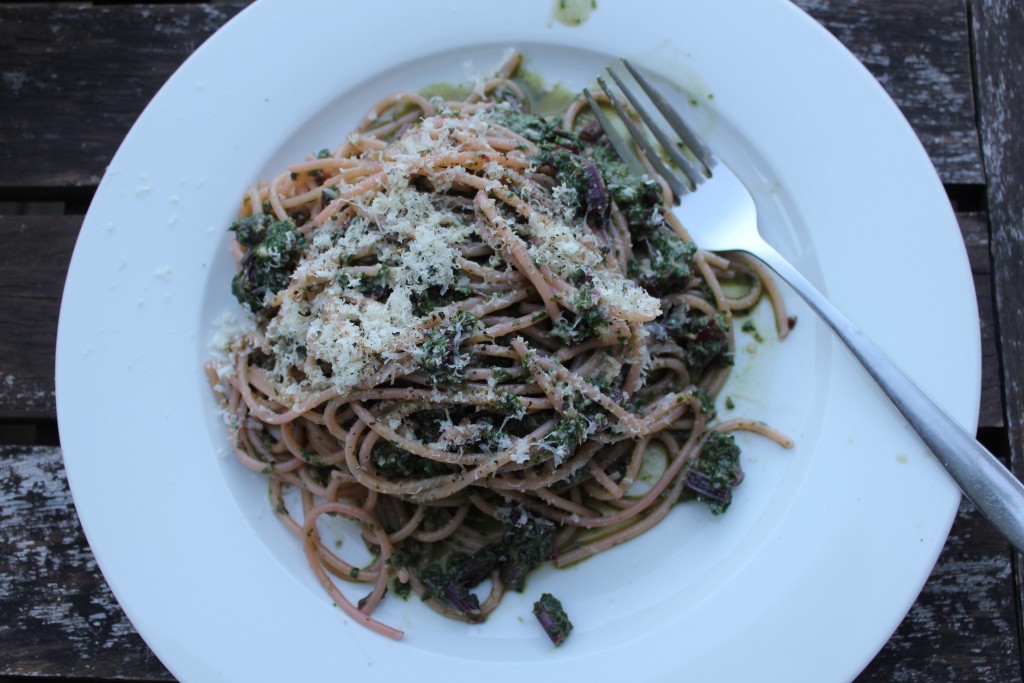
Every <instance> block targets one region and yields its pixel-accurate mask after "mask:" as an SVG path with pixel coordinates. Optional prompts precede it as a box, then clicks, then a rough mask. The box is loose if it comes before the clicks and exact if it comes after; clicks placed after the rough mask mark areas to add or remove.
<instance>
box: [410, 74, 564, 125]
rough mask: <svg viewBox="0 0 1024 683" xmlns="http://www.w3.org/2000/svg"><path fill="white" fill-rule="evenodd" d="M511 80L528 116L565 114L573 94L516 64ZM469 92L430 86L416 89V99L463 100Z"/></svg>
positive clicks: (462, 87)
mask: <svg viewBox="0 0 1024 683" xmlns="http://www.w3.org/2000/svg"><path fill="white" fill-rule="evenodd" d="M512 80H513V81H515V82H516V83H517V84H518V85H519V87H521V88H522V89H523V91H524V92H525V93H526V97H527V99H528V100H529V102H528V104H529V108H530V112H532V113H534V114H537V115H538V116H544V117H549V116H556V115H559V114H562V113H564V112H565V110H566V109H568V108H569V105H570V104H571V103H572V101H573V100H574V99H576V93H574V92H572V91H571V90H569V89H567V88H565V87H563V86H562V85H561V84H560V83H556V84H555V85H553V86H549V85H548V84H547V83H545V82H544V79H543V78H542V77H541V76H540V74H538V73H536V72H535V71H531V70H529V69H527V68H526V67H524V66H523V65H522V64H520V66H519V68H518V69H516V72H515V74H513V75H512ZM472 91H473V86H472V84H471V83H445V82H443V81H441V82H438V83H431V84H430V85H427V86H425V87H423V88H422V89H420V95H422V96H423V97H426V98H427V99H430V98H432V97H440V98H441V99H442V100H464V99H466V98H467V97H468V96H469V94H470V93H471V92H472Z"/></svg>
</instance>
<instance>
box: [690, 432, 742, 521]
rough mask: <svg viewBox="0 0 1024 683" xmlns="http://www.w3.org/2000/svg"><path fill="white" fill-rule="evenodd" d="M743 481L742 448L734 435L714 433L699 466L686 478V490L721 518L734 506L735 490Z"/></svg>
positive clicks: (707, 443) (702, 449)
mask: <svg viewBox="0 0 1024 683" xmlns="http://www.w3.org/2000/svg"><path fill="white" fill-rule="evenodd" d="M741 481H743V470H742V469H740V448H739V446H737V445H736V440H735V439H734V438H733V437H732V435H731V434H722V433H721V432H711V433H710V434H709V435H708V438H707V441H705V442H704V446H703V448H701V452H700V458H699V459H698V460H697V465H696V467H694V468H693V469H691V470H690V472H689V473H688V474H687V475H686V489H687V490H688V491H690V492H692V493H693V494H695V495H696V497H697V500H700V501H703V502H705V503H707V506H708V508H710V510H711V512H712V514H715V515H720V514H722V513H723V512H725V511H726V510H727V509H729V505H730V503H732V490H733V489H734V488H736V486H738V485H739V483H740V482H741Z"/></svg>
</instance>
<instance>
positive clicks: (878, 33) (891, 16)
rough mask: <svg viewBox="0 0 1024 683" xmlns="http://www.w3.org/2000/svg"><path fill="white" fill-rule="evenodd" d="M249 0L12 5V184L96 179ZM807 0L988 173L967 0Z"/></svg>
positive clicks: (3, 161) (7, 166) (955, 167)
mask: <svg viewBox="0 0 1024 683" xmlns="http://www.w3.org/2000/svg"><path fill="white" fill-rule="evenodd" d="M244 4H245V3H224V4H220V3H218V4H215V5H159V6H142V7H140V6H95V7H92V6H85V5H79V6H67V5H56V6H53V5H3V6H0V74H2V75H3V78H2V79H0V100H2V101H3V102H4V107H3V108H0V189H5V188H6V189H7V190H9V191H14V190H17V189H18V188H67V187H82V186H85V187H91V186H95V185H96V183H97V182H98V180H99V178H100V176H101V175H102V173H103V169H104V168H105V166H106V164H107V162H108V161H109V160H110V158H111V157H112V156H113V153H114V151H115V150H116V149H117V145H118V144H120V142H121V140H122V138H123V137H124V135H125V133H126V132H127V131H128V128H129V127H130V125H131V124H132V122H133V121H134V120H135V119H136V118H137V117H138V115H139V113H140V112H141V111H142V109H143V107H144V106H145V104H146V103H147V102H148V101H149V99H150V98H151V97H152V96H153V94H154V93H156V91H157V90H158V89H159V87H160V86H161V85H162V84H163V82H164V81H165V80H166V79H167V78H168V77H169V76H170V75H171V73H172V72H173V71H174V70H175V69H176V68H177V66H178V65H179V64H180V63H181V62H182V61H184V59H185V58H186V57H187V56H188V55H189V54H190V53H191V52H192V51H193V50H194V49H195V48H196V47H197V46H198V45H199V44H200V43H201V42H202V41H203V40H204V39H205V38H206V37H208V36H209V35H210V34H211V33H212V32H213V31H215V30H216V29H217V28H219V27H220V25H222V24H223V23H224V22H225V21H226V20H227V19H228V18H229V17H230V16H232V15H233V14H235V13H236V12H237V11H238V10H239V9H241V7H243V6H244ZM799 4H800V5H801V6H802V7H804V8H805V9H806V10H807V11H809V12H810V13H811V14H812V15H813V16H814V17H815V18H816V19H818V20H819V21H820V22H821V23H823V24H824V25H825V26H826V27H827V28H828V29H829V30H830V31H832V32H833V33H834V34H835V35H836V36H837V37H838V38H839V39H840V40H841V41H843V42H844V43H845V44H846V45H847V46H848V47H849V48H850V49H851V51H852V52H853V53H854V54H855V55H856V56H857V57H858V58H859V59H860V60H861V61H862V62H863V63H864V64H865V65H867V67H868V68H869V69H870V70H871V71H872V73H874V75H875V76H876V77H877V78H879V80H880V81H881V82H882V84H883V85H884V86H885V87H886V89H887V90H888V91H889V93H890V94H891V95H892V96H893V98H894V99H895V100H896V102H897V103H898V104H899V105H900V107H901V108H902V110H903V111H904V113H905V114H906V115H907V117H908V118H909V120H910V121H911V123H912V124H913V125H914V127H915V129H916V130H917V132H918V135H919V136H920V137H921V139H922V141H923V142H924V144H925V147H926V148H927V149H928V151H929V153H930V154H931V155H932V159H933V161H934V162H935V164H936V166H937V167H938V169H939V172H940V175H941V176H942V178H943V180H944V181H945V182H949V183H980V182H982V181H983V175H982V173H981V166H980V155H979V152H978V141H977V135H976V128H975V123H974V109H973V103H972V100H971V81H970V69H969V49H968V37H967V29H966V26H967V22H966V12H965V7H964V4H963V1H962V0H942V2H938V1H936V2H931V1H926V0H918V1H916V2H915V1H911V0H901V1H900V2H891V1H889V0H858V1H856V2H853V1H850V0H800V2H799ZM74 121H79V122H80V123H79V124H78V125H74V124H73V123H72V122H74Z"/></svg>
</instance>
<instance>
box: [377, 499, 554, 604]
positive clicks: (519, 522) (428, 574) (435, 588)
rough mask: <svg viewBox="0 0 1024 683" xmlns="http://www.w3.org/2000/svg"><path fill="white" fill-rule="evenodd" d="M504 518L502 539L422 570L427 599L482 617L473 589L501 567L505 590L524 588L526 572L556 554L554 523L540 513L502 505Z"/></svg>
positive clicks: (499, 570) (518, 505) (421, 577)
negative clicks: (538, 514) (536, 514)
mask: <svg viewBox="0 0 1024 683" xmlns="http://www.w3.org/2000/svg"><path fill="white" fill-rule="evenodd" d="M499 519H500V521H501V523H502V525H503V529H504V531H503V534H502V539H501V541H499V542H497V543H492V544H490V545H486V546H484V547H483V548H481V549H480V550H478V551H476V552H475V553H472V554H468V553H453V554H451V555H448V556H447V557H446V558H444V559H443V560H439V561H436V562H432V563H431V564H430V565H429V566H427V568H426V569H424V570H423V571H422V572H421V573H420V577H419V578H420V581H421V582H422V583H423V586H424V589H425V591H424V595H423V599H424V600H428V599H434V600H436V601H437V602H438V603H440V604H442V605H444V606H445V607H447V608H448V609H451V610H453V611H456V612H459V613H460V614H462V615H464V616H465V617H466V618H467V619H468V620H469V621H471V622H473V621H480V620H481V618H482V617H481V615H480V600H479V598H477V596H476V595H474V594H473V593H472V592H471V591H472V589H473V588H476V587H477V586H478V585H480V583H481V582H482V581H484V580H485V579H488V578H490V576H491V574H493V573H494V572H495V571H497V572H498V573H499V576H500V577H501V580H502V583H504V584H505V587H506V588H509V589H511V590H515V591H522V590H523V587H524V586H525V583H526V576H527V574H529V573H530V572H531V571H533V570H534V569H536V568H537V567H538V566H539V565H541V564H542V563H544V562H546V561H548V560H550V559H551V558H552V557H553V556H554V552H555V527H554V524H552V523H551V522H550V521H548V520H546V519H543V518H540V517H535V516H534V515H532V514H530V513H529V511H527V509H526V508H525V507H523V506H522V505H520V504H519V503H512V504H510V505H509V506H508V507H507V508H500V509H499ZM400 548H401V545H400V546H398V549H400ZM396 552H397V550H396ZM394 557H395V556H394V555H393V556H392V558H394ZM392 563H393V564H394V559H393V562H392Z"/></svg>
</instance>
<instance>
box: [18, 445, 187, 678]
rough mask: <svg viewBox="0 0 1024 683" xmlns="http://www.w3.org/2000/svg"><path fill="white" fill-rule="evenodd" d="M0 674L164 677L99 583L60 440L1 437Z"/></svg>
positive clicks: (161, 670)
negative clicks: (33, 442)
mask: <svg viewBox="0 0 1024 683" xmlns="http://www.w3.org/2000/svg"><path fill="white" fill-rule="evenodd" d="M0 528H2V529H3V530H4V531H3V534H0V675H8V676H15V675H18V676H32V677H36V676H47V675H53V676H57V675H62V676H67V675H73V676H76V677H87V676H88V677H95V678H107V677H109V678H138V679H145V680H173V679H172V678H171V675H170V674H169V673H168V672H167V671H166V669H164V667H163V665H161V664H160V662H159V660H157V658H156V656H155V655H153V653H152V652H151V651H150V650H149V648H148V647H147V646H146V645H145V643H144V642H143V641H142V638H140V637H139V635H138V633H136V631H135V629H134V628H133V627H132V625H131V622H129V621H128V618H127V617H126V616H125V615H124V612H123V611H122V610H121V608H120V606H119V605H118V604H117V601H116V600H115V599H114V596H113V595H112V594H111V593H110V589H109V588H107V584H106V582H105V581H104V580H103V576H102V575H101V574H100V572H99V569H98V568H97V566H96V560H95V558H94V557H93V555H92V552H91V551H90V550H89V546H88V544H87V543H86V541H85V536H84V535H83V533H82V530H81V527H80V526H79V523H78V517H77V516H76V515H75V508H74V505H73V504H72V501H71V493H70V491H69V490H68V486H67V480H66V478H65V475H64V464H63V461H62V460H61V456H60V449H57V448H48V447H24V446H0Z"/></svg>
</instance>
